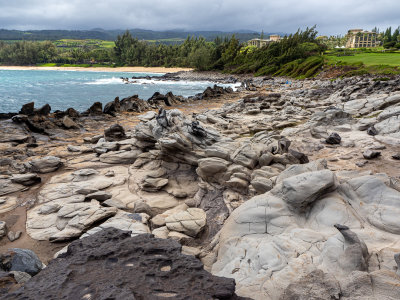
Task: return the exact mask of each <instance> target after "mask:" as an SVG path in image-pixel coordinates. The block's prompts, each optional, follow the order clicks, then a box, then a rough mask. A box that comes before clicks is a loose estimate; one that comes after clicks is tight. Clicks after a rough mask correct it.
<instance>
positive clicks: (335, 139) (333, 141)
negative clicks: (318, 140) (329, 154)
mask: <svg viewBox="0 0 400 300" xmlns="http://www.w3.org/2000/svg"><path fill="white" fill-rule="evenodd" d="M341 141H342V138H341V137H340V135H339V134H337V133H336V132H333V133H331V135H330V136H329V137H328V138H327V139H326V140H325V142H326V143H327V144H330V145H337V144H340V142H341Z"/></svg>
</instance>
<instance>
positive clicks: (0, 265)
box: [0, 248, 44, 276]
mask: <svg viewBox="0 0 400 300" xmlns="http://www.w3.org/2000/svg"><path fill="white" fill-rule="evenodd" d="M43 267H44V265H43V263H42V262H41V261H40V259H39V258H38V257H37V255H36V254H35V253H34V252H33V251H32V250H28V249H19V248H13V249H9V250H8V251H7V252H5V253H3V254H1V255H0V270H3V271H20V272H26V273H28V274H29V275H32V276H34V275H36V274H37V273H39V272H40V270H42V269H43Z"/></svg>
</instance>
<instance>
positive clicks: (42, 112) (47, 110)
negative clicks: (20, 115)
mask: <svg viewBox="0 0 400 300" xmlns="http://www.w3.org/2000/svg"><path fill="white" fill-rule="evenodd" d="M50 111H51V106H50V105H49V104H45V105H43V106H42V107H41V108H39V109H37V110H35V113H37V114H39V115H42V116H47V115H48V114H49V113H50Z"/></svg>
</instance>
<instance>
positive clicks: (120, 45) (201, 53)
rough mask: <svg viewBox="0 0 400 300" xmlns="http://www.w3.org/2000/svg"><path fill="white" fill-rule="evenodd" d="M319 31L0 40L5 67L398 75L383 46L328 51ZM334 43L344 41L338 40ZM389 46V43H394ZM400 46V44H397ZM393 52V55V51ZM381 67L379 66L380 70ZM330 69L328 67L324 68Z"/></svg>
mask: <svg viewBox="0 0 400 300" xmlns="http://www.w3.org/2000/svg"><path fill="white" fill-rule="evenodd" d="M316 35H317V32H316V30H315V27H312V28H307V29H306V30H304V31H301V30H298V31H297V32H296V33H295V34H291V35H288V36H285V37H284V38H283V39H281V40H280V41H278V42H273V43H270V44H268V45H266V46H264V47H262V48H257V47H254V46H249V45H248V44H247V43H241V42H240V40H239V39H238V38H237V37H236V36H235V35H232V36H231V37H229V38H228V37H216V38H215V39H214V40H213V41H208V40H207V39H206V38H204V37H195V36H189V37H187V38H186V39H185V40H184V41H183V42H182V43H180V44H164V43H155V42H148V41H143V40H140V39H138V38H137V37H133V36H132V34H131V32H130V31H126V32H125V33H123V34H121V35H118V36H117V38H116V40H115V41H114V42H112V41H103V40H98V39H87V40H74V39H61V40H56V41H52V42H50V41H45V42H39V41H17V42H5V41H0V64H3V65H45V66H54V65H58V66H59V65H61V66H86V67H90V66H110V67H111V66H147V67H158V66H163V67H191V68H195V69H197V70H219V71H222V72H226V73H254V74H255V75H257V76H264V75H272V76H291V77H296V78H308V77H312V76H315V75H316V74H318V73H319V71H320V70H321V69H323V68H324V66H327V67H328V68H331V67H335V68H336V67H338V66H350V67H351V72H353V73H354V72H361V73H366V72H367V73H368V72H370V71H371V73H384V74H397V73H398V72H399V70H398V66H399V65H400V62H399V58H400V53H396V49H393V47H392V46H391V50H390V49H389V50H385V52H384V53H383V52H382V51H383V50H384V48H383V47H380V48H371V49H332V48H333V47H331V49H330V50H328V46H327V43H326V41H327V40H326V39H324V38H322V39H321V38H320V37H319V38H317V37H316ZM379 37H380V39H381V40H382V42H385V43H384V45H389V44H388V43H392V44H393V42H395V41H399V40H400V35H399V29H396V30H395V31H394V32H393V33H392V31H391V28H388V29H387V30H385V31H384V32H382V33H379ZM328 40H329V42H330V43H332V44H333V43H335V41H336V42H337V41H340V42H344V40H343V38H340V37H333V38H329V39H328ZM392 44H390V45H392ZM396 45H397V44H396V43H395V44H394V46H396ZM388 51H389V52H390V53H389V52H388ZM377 66H380V67H379V68H378V67H377ZM325 69H326V68H325Z"/></svg>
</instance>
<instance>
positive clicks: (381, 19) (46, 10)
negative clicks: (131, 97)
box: [0, 0, 400, 34]
mask: <svg viewBox="0 0 400 300" xmlns="http://www.w3.org/2000/svg"><path fill="white" fill-rule="evenodd" d="M399 12H400V1H399V0H330V1H326V0H274V1H271V0H219V1H218V0H130V1H129V0H96V1H94V0H0V28H6V29H19V30H28V29H92V28H104V29H127V28H143V29H152V30H169V29H185V30H223V31H234V30H239V29H249V30H256V31H261V30H264V31H265V32H288V33H290V32H294V31H296V30H297V28H305V27H307V26H313V25H314V24H316V25H317V30H318V31H319V33H320V34H344V33H346V31H347V30H348V29H349V28H364V29H372V28H373V27H375V26H377V27H378V28H380V29H384V28H386V27H388V26H396V27H397V26H398V25H400V17H399V15H400V14H399Z"/></svg>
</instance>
